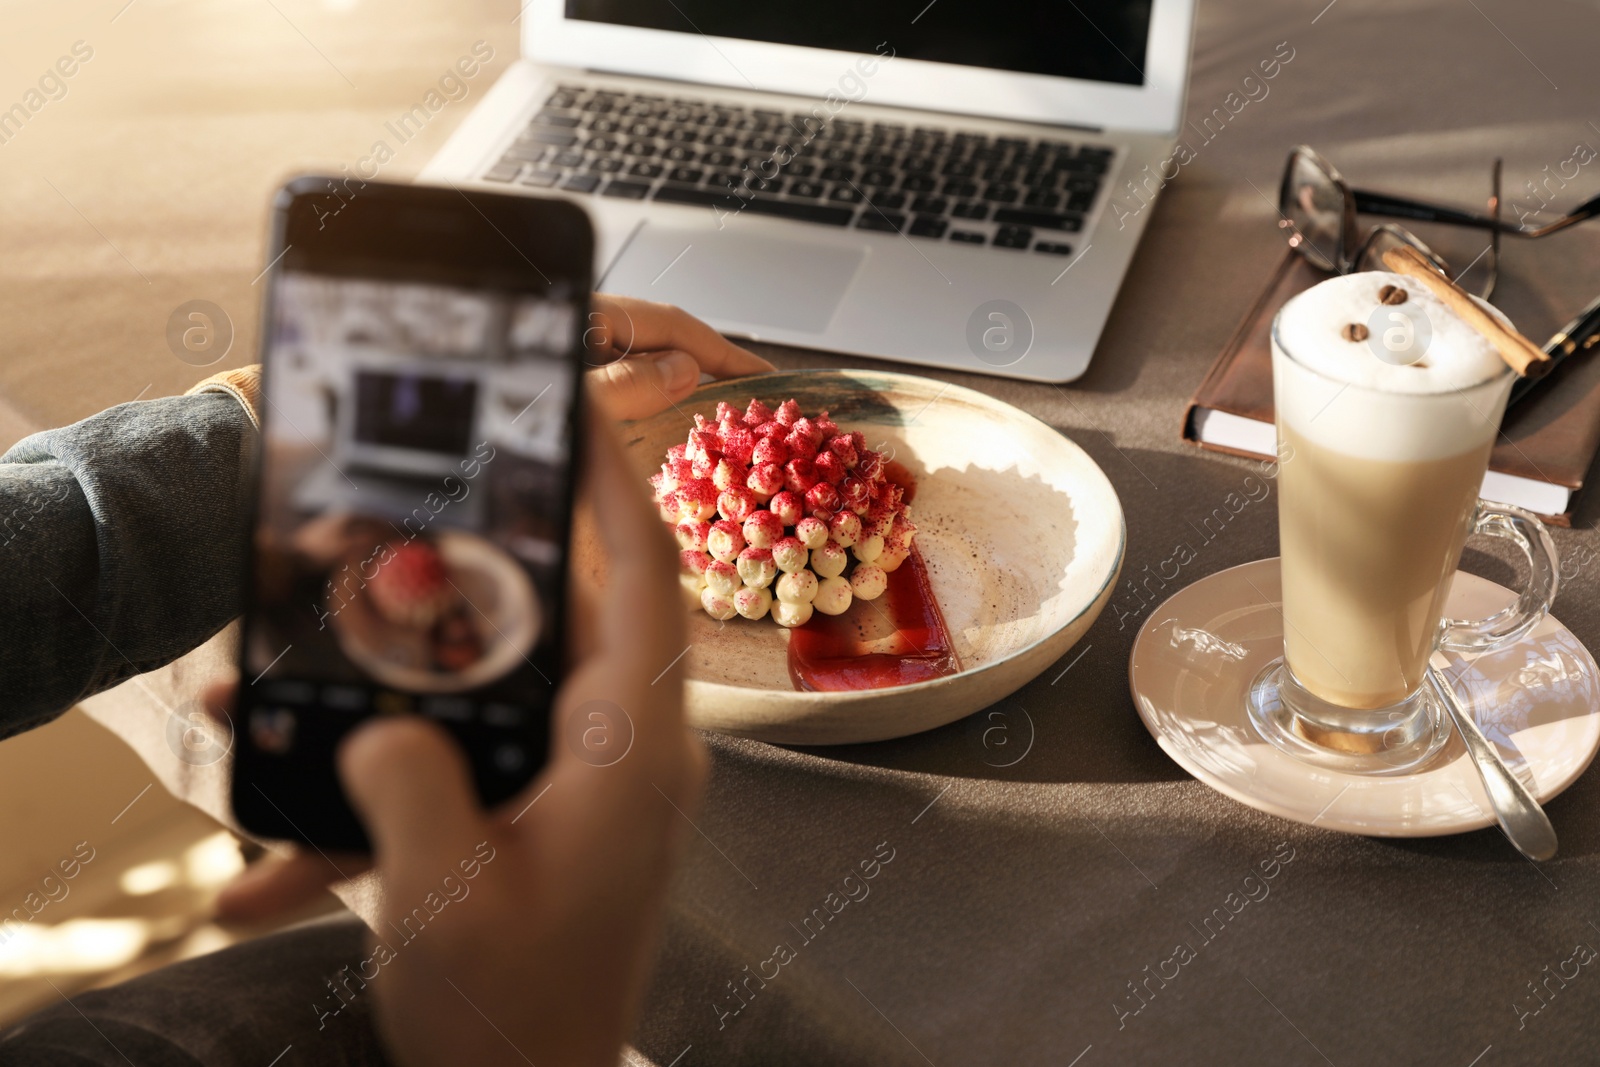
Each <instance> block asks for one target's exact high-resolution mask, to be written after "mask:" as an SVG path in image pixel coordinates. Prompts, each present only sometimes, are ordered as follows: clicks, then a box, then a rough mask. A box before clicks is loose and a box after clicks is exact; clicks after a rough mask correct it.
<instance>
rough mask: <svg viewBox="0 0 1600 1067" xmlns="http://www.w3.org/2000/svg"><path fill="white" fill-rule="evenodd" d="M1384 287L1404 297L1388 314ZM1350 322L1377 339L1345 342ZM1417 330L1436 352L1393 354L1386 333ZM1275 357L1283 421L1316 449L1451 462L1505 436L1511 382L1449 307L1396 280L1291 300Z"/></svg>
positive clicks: (1347, 284)
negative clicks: (1317, 446)
mask: <svg viewBox="0 0 1600 1067" xmlns="http://www.w3.org/2000/svg"><path fill="white" fill-rule="evenodd" d="M1386 285H1393V286H1396V287H1398V288H1400V289H1404V290H1405V292H1406V300H1405V302H1404V303H1401V304H1396V305H1385V304H1384V303H1383V302H1382V301H1381V300H1380V299H1379V298H1378V292H1379V290H1381V289H1382V288H1383V287H1384V286H1386ZM1494 314H1496V315H1497V316H1498V315H1499V312H1497V311H1496V312H1494ZM1397 315H1398V316H1400V317H1399V318H1396V317H1395V316H1397ZM1501 318H1503V316H1501ZM1408 322H1409V326H1408ZM1352 324H1355V325H1359V326H1360V327H1362V328H1364V329H1366V330H1367V331H1368V336H1367V337H1366V338H1365V339H1362V340H1350V339H1347V337H1346V334H1347V333H1348V332H1350V331H1349V330H1348V327H1350V326H1351V325H1352ZM1408 329H1409V331H1410V332H1411V333H1412V334H1413V335H1414V336H1418V337H1420V336H1423V335H1427V336H1428V340H1427V343H1426V347H1425V348H1421V347H1420V346H1419V348H1415V349H1412V351H1411V352H1404V351H1402V353H1401V354H1400V355H1399V356H1396V355H1392V354H1391V349H1390V347H1389V346H1388V345H1386V344H1385V340H1386V337H1385V332H1386V331H1389V330H1395V331H1398V332H1397V333H1395V334H1393V335H1391V336H1392V337H1393V338H1394V339H1396V340H1399V339H1400V338H1401V337H1402V336H1403V335H1404V333H1405V332H1406V331H1407V330H1408ZM1357 332H1358V333H1359V331H1357ZM1396 347H1399V348H1401V349H1402V350H1403V349H1404V348H1405V346H1404V345H1396ZM1272 348H1273V357H1272V366H1273V391H1274V395H1275V398H1276V403H1277V409H1278V418H1279V419H1280V420H1281V421H1284V422H1287V423H1288V425H1289V426H1291V427H1292V428H1293V429H1294V430H1295V432H1296V433H1298V434H1301V435H1302V436H1304V437H1306V438H1309V439H1310V440H1312V441H1314V442H1315V443H1317V444H1320V445H1322V446H1324V447H1327V448H1331V449H1334V450H1335V451H1338V452H1343V453H1346V454H1349V455H1354V456H1361V457H1365V458H1371V459H1387V460H1396V461H1405V460H1413V461H1414V460H1429V459H1441V458H1444V457H1447V456H1454V455H1459V454H1460V453H1462V452H1466V451H1468V450H1470V449H1474V448H1480V447H1482V446H1483V445H1484V444H1485V443H1486V442H1487V441H1488V440H1489V439H1491V438H1492V437H1493V436H1494V435H1495V433H1496V432H1497V431H1498V430H1499V426H1500V416H1501V414H1502V413H1503V411H1504V407H1505V398H1506V395H1507V393H1508V392H1509V391H1510V385H1511V381H1512V377H1513V376H1512V375H1511V374H1510V372H1509V371H1508V370H1507V368H1506V366H1505V364H1504V362H1502V361H1501V359H1500V356H1499V355H1498V354H1497V353H1496V351H1495V349H1494V346H1493V345H1491V344H1490V343H1489V342H1488V341H1487V340H1486V339H1485V338H1484V337H1483V336H1482V335H1481V334H1479V333H1478V332H1477V331H1476V330H1474V329H1472V327H1470V326H1468V325H1467V324H1466V323H1465V322H1463V321H1462V320H1461V319H1460V318H1459V317H1457V315H1456V314H1455V312H1453V311H1451V310H1450V309H1449V308H1448V307H1447V306H1445V304H1444V302H1443V301H1441V300H1440V299H1439V298H1438V297H1436V296H1434V295H1433V294H1432V293H1430V292H1429V291H1428V290H1427V289H1425V288H1423V286H1422V285H1421V284H1420V283H1418V282H1415V281H1412V280H1411V279H1409V278H1404V277H1401V276H1400V275H1398V274H1390V273H1388V272H1386V271H1365V272H1361V273H1356V274H1346V275H1342V276H1338V277H1333V278H1329V279H1328V280H1326V281H1324V282H1321V283H1319V284H1317V285H1315V286H1313V287H1312V288H1310V289H1308V290H1306V291H1305V292H1303V293H1301V294H1300V295H1299V296H1296V297H1295V298H1293V299H1292V300H1290V301H1289V302H1288V303H1287V304H1285V305H1284V306H1283V309H1282V310H1281V311H1280V312H1279V313H1278V319H1277V322H1276V323H1275V326H1274V330H1273V345H1272ZM1417 352H1420V355H1419V356H1414V355H1413V353H1417ZM1291 353H1292V355H1291ZM1384 357H1388V358H1384ZM1405 358H1413V359H1414V361H1413V362H1410V363H1407V362H1401V361H1400V360H1402V359H1405Z"/></svg>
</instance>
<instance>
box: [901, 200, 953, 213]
mask: <svg viewBox="0 0 1600 1067" xmlns="http://www.w3.org/2000/svg"><path fill="white" fill-rule="evenodd" d="M949 207H950V201H948V200H946V199H945V198H944V197H942V196H919V197H917V198H916V199H915V200H913V201H911V210H912V211H915V212H918V213H920V214H924V215H943V214H944V213H945V212H946V211H947V210H949Z"/></svg>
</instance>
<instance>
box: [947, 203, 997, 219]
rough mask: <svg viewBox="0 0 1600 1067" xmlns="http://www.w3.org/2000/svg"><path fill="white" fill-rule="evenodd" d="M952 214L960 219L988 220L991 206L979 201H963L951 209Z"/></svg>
mask: <svg viewBox="0 0 1600 1067" xmlns="http://www.w3.org/2000/svg"><path fill="white" fill-rule="evenodd" d="M950 214H952V215H954V216H955V217H956V218H958V219H986V218H988V217H989V205H988V204H984V203H980V202H979V201H977V200H963V201H962V202H961V203H959V204H957V205H956V206H955V207H953V208H951V209H950Z"/></svg>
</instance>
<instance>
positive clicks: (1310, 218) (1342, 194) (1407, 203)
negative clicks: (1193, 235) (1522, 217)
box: [1278, 145, 1600, 300]
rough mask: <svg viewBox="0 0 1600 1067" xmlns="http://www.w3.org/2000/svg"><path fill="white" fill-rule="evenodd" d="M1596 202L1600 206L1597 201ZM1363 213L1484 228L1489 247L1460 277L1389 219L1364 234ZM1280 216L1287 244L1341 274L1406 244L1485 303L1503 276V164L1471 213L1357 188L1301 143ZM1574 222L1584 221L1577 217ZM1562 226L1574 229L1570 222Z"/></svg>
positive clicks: (1379, 266) (1372, 266)
mask: <svg viewBox="0 0 1600 1067" xmlns="http://www.w3.org/2000/svg"><path fill="white" fill-rule="evenodd" d="M1596 201H1597V202H1600V197H1597V198H1596ZM1588 206H1589V205H1585V207H1588ZM1597 209H1600V203H1597ZM1362 212H1365V213H1366V214H1369V215H1382V216H1387V217H1389V218H1406V219H1418V220H1421V221H1424V222H1443V223H1450V224H1453V225H1457V226H1471V227H1475V228H1479V229H1487V230H1488V231H1489V247H1488V248H1486V249H1484V251H1483V252H1482V253H1480V254H1479V256H1478V258H1477V259H1475V260H1474V261H1473V262H1472V263H1471V264H1469V265H1468V268H1467V270H1465V271H1462V272H1461V274H1460V275H1458V274H1457V273H1456V272H1455V271H1453V270H1451V269H1450V266H1449V264H1447V263H1446V262H1445V261H1444V257H1442V256H1440V255H1439V254H1438V253H1436V252H1434V251H1433V249H1431V248H1429V247H1428V246H1427V245H1426V244H1425V243H1423V241H1422V239H1421V238H1419V237H1418V236H1417V235H1416V234H1414V233H1412V232H1411V231H1410V230H1408V229H1406V228H1405V227H1404V226H1399V225H1396V224H1394V223H1387V222H1386V223H1383V224H1381V225H1378V226H1374V227H1373V228H1372V229H1370V230H1368V231H1367V232H1366V233H1365V234H1363V233H1362V232H1361V230H1360V228H1359V226H1358V225H1357V222H1356V216H1357V215H1358V214H1360V213H1362ZM1278 213H1279V215H1280V216H1281V217H1280V218H1279V220H1278V227H1279V228H1280V229H1283V230H1287V231H1288V236H1289V247H1290V248H1292V249H1294V250H1295V251H1296V252H1298V253H1299V254H1300V255H1302V256H1304V257H1305V258H1306V260H1307V261H1308V262H1310V263H1311V264H1312V265H1313V266H1315V267H1318V268H1319V269H1321V270H1327V271H1334V272H1336V273H1338V274H1349V273H1351V272H1352V271H1365V270H1384V269H1386V268H1385V267H1384V265H1383V254H1384V253H1385V252H1387V251H1389V250H1390V249H1392V248H1397V247H1400V246H1402V245H1405V246H1409V247H1411V248H1414V249H1416V250H1417V251H1418V252H1420V253H1421V254H1422V255H1423V257H1424V258H1426V259H1427V260H1428V261H1429V262H1430V263H1432V264H1433V265H1434V266H1435V267H1437V268H1438V269H1439V271H1440V272H1441V273H1443V274H1445V275H1446V276H1448V277H1451V278H1454V279H1455V280H1456V282H1457V283H1458V284H1462V287H1463V288H1468V289H1476V290H1477V291H1478V294H1479V295H1480V296H1481V297H1483V298H1484V299H1485V300H1487V299H1488V298H1489V295H1490V294H1491V293H1493V292H1494V285H1495V281H1496V279H1497V278H1498V277H1499V264H1500V234H1501V233H1502V232H1505V228H1504V227H1503V226H1502V225H1501V224H1500V160H1498V159H1497V160H1495V161H1494V172H1493V180H1492V191H1491V193H1490V196H1489V214H1487V215H1474V214H1472V213H1470V212H1466V211H1458V210H1456V209H1455V208H1447V207H1439V206H1437V205H1434V204H1427V203H1423V202H1422V201H1420V200H1408V199H1406V198H1404V197H1398V196H1389V195H1388V194H1385V193H1369V192H1366V191H1365V190H1361V189H1352V188H1350V185H1349V183H1348V182H1346V181H1345V180H1344V177H1343V175H1341V174H1340V173H1339V172H1338V171H1337V170H1336V169H1334V166H1333V164H1331V163H1329V162H1328V161H1327V160H1325V159H1323V158H1322V157H1321V156H1319V155H1318V154H1317V153H1316V152H1315V151H1313V150H1312V149H1311V148H1309V147H1308V146H1306V145H1300V146H1299V147H1297V148H1295V149H1294V150H1293V151H1292V152H1290V153H1289V159H1288V162H1286V163H1285V164H1284V168H1283V183H1282V184H1281V185H1280V186H1279V189H1278ZM1576 221H1581V220H1578V219H1573V220H1572V222H1576ZM1565 224H1566V225H1571V222H1567V223H1565ZM1530 236H1531V234H1530ZM1480 264H1481V267H1480V266H1479V265H1480ZM1469 271H1470V272H1474V273H1475V274H1477V275H1478V277H1477V278H1475V279H1474V280H1471V281H1467V282H1464V283H1463V276H1465V275H1466V274H1467V273H1468V272H1469Z"/></svg>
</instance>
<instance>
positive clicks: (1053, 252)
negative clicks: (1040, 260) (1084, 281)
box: [1033, 241, 1072, 256]
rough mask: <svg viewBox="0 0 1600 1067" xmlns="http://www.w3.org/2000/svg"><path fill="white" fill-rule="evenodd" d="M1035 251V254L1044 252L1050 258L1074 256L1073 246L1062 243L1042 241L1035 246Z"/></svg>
mask: <svg viewBox="0 0 1600 1067" xmlns="http://www.w3.org/2000/svg"><path fill="white" fill-rule="evenodd" d="M1033 250H1034V251H1035V252H1043V253H1045V254H1046V255H1050V256H1070V255H1072V246H1071V245H1069V244H1063V243H1061V242H1060V241H1040V242H1038V243H1037V244H1035V245H1034V246H1033Z"/></svg>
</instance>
